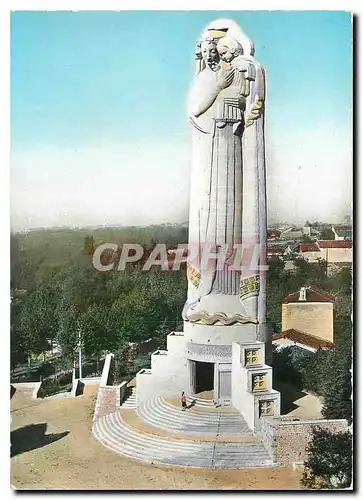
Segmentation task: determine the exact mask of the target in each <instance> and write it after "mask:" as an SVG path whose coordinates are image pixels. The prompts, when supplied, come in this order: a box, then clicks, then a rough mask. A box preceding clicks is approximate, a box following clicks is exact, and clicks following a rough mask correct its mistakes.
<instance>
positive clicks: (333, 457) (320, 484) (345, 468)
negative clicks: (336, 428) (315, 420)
mask: <svg viewBox="0 0 363 500" xmlns="http://www.w3.org/2000/svg"><path fill="white" fill-rule="evenodd" d="M301 482H302V484H303V486H305V487H307V488H310V489H343V488H349V486H350V485H351V483H352V434H351V433H350V432H339V433H336V434H332V433H330V432H329V431H327V430H324V429H322V428H319V427H317V428H315V429H314V430H313V437H312V440H311V442H310V444H309V447H308V459H307V460H306V461H305V463H304V472H303V477H302V480H301Z"/></svg>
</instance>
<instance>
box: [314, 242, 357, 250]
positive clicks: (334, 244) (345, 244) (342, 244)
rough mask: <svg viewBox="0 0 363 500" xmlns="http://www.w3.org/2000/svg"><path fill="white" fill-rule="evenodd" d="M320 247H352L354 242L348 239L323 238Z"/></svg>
mask: <svg viewBox="0 0 363 500" xmlns="http://www.w3.org/2000/svg"><path fill="white" fill-rule="evenodd" d="M318 243H319V247H320V248H352V246H353V242H352V241H348V240H321V241H318Z"/></svg>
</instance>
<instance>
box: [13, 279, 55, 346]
mask: <svg viewBox="0 0 363 500" xmlns="http://www.w3.org/2000/svg"><path fill="white" fill-rule="evenodd" d="M58 297H59V290H56V289H54V288H52V287H51V286H48V285H40V286H39V287H38V288H37V289H36V290H35V291H34V292H32V293H31V294H29V296H28V297H27V299H26V301H25V304H24V308H23V309H22V311H21V318H20V329H21V332H22V335H23V338H24V340H25V342H26V345H27V351H28V352H29V353H30V352H31V353H33V354H36V355H39V354H42V353H43V354H44V353H45V352H46V351H48V350H50V349H51V347H52V342H53V341H54V340H55V339H56V337H57V332H58V327H59V323H58V316H57V313H56V311H57V303H58Z"/></svg>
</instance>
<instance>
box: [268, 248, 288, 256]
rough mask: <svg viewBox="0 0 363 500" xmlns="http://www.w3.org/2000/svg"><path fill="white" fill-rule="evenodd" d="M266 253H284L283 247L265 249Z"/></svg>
mask: <svg viewBox="0 0 363 500" xmlns="http://www.w3.org/2000/svg"><path fill="white" fill-rule="evenodd" d="M267 253H268V254H270V255H271V254H272V255H283V254H284V249H283V248H268V249H267Z"/></svg>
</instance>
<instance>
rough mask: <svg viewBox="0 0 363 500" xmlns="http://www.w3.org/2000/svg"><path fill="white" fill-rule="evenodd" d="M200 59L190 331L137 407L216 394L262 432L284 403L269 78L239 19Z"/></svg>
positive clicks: (226, 24)
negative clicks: (275, 380)
mask: <svg viewBox="0 0 363 500" xmlns="http://www.w3.org/2000/svg"><path fill="white" fill-rule="evenodd" d="M195 62H196V74H195V76H194V79H193V80H194V81H193V82H192V85H191V89H190V94H189V99H188V108H187V109H188V120H189V122H190V130H191V134H192V158H191V164H190V167H191V187H190V190H191V192H190V214H189V242H188V252H189V253H188V268H187V277H188V296H187V300H186V303H185V306H184V308H183V313H182V316H183V320H184V326H183V332H171V333H170V334H169V335H168V336H167V350H165V351H157V352H155V353H153V354H152V356H151V370H147V371H145V370H144V371H141V372H139V373H138V374H137V377H136V382H137V383H136V394H137V402H138V404H141V403H143V402H145V401H147V400H148V399H150V398H151V397H153V396H155V395H160V396H163V397H169V396H175V395H178V394H179V393H181V391H186V392H187V393H188V394H194V395H196V394H201V393H203V394H209V395H210V393H211V392H212V395H211V396H209V397H211V398H212V400H213V401H214V402H215V403H216V404H221V405H232V406H233V407H234V408H236V409H237V410H238V411H240V412H241V414H242V415H243V417H244V418H245V420H246V422H247V424H248V425H249V426H250V428H251V429H254V430H255V429H257V428H259V426H260V425H261V418H262V416H263V415H264V414H269V415H270V416H271V415H278V414H279V405H280V395H279V393H278V392H277V391H275V390H274V389H273V388H272V368H271V366H269V365H268V364H266V360H268V357H269V346H270V344H269V338H268V334H267V327H266V238H267V227H266V180H265V137H264V106H265V74H264V70H263V68H262V66H261V64H260V63H259V62H258V61H257V60H256V59H255V57H254V47H253V44H252V42H251V41H250V40H249V39H248V37H247V36H246V35H245V34H244V33H243V32H242V31H241V29H240V28H239V26H238V25H237V24H236V23H235V22H234V21H232V20H225V19H218V20H216V21H214V22H212V23H210V24H209V25H208V26H207V27H206V28H205V29H204V30H203V32H202V33H201V35H200V37H199V40H198V42H197V50H196V55H195Z"/></svg>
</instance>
